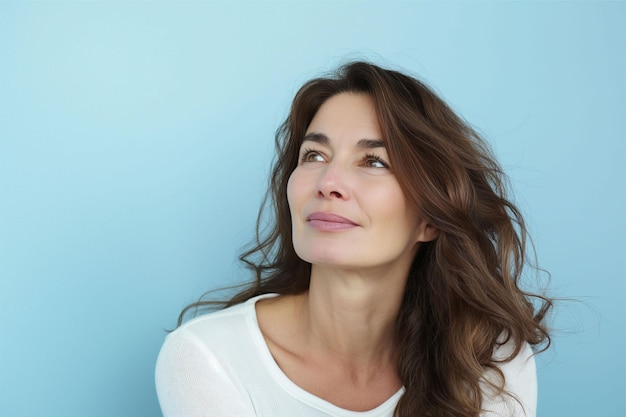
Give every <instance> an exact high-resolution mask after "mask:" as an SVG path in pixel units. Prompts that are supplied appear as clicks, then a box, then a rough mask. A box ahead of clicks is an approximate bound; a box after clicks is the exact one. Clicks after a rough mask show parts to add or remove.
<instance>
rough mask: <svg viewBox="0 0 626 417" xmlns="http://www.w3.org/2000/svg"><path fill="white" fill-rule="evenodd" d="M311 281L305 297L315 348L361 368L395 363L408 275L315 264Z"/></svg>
mask: <svg viewBox="0 0 626 417" xmlns="http://www.w3.org/2000/svg"><path fill="white" fill-rule="evenodd" d="M310 282H311V283H310V287H309V291H308V293H306V294H304V295H303V296H302V297H301V301H300V308H301V310H300V311H301V312H302V313H301V314H302V315H301V316H300V317H301V319H302V321H303V324H304V327H305V329H306V332H305V334H306V335H307V336H306V337H308V338H309V340H308V343H309V346H311V347H312V348H313V349H316V350H318V349H322V350H323V351H325V352H326V353H327V354H328V355H331V356H333V357H335V358H336V359H339V360H341V361H342V362H344V363H350V364H351V366H354V367H355V368H361V369H365V368H371V365H373V364H378V365H383V364H385V363H395V361H396V349H395V337H394V332H395V325H396V319H397V316H398V311H399V309H400V305H401V302H402V297H403V293H404V287H405V283H406V274H404V275H397V276H390V275H389V274H385V276H380V275H377V273H376V272H374V271H370V272H369V273H363V271H360V272H354V271H347V272H346V271H344V270H337V269H334V268H323V267H320V266H315V265H314V266H313V268H312V271H311V281H310ZM318 351H319V350H318Z"/></svg>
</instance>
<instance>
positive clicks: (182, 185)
mask: <svg viewBox="0 0 626 417" xmlns="http://www.w3.org/2000/svg"><path fill="white" fill-rule="evenodd" d="M624 16H625V7H624V3H623V2H456V3H447V2H439V3H435V2H428V3H418V2H415V3H406V2H403V3H399V2H385V3H383V2H382V1H380V2H368V3H362V2H357V1H346V2H333V3H330V2H326V3H322V2H306V1H305V2H291V3H290V2H280V3H278V2H248V3H240V2H209V3H202V2H183V3H163V2H160V3H157V4H149V3H141V2H136V3H129V4H126V3H114V4H106V3H98V2H97V3H76V2H62V3H56V2H50V3H45V2H44V3H24V4H20V3H17V2H15V3H13V2H3V3H0V340H1V342H0V414H1V415H6V416H24V417H26V416H28V417H30V416H38V417H41V416H63V417H92V416H93V417H97V416H103V417H110V416H116V417H125V416H153V415H158V413H159V411H158V405H157V401H156V396H155V394H154V386H153V366H154V361H155V359H156V355H157V353H158V350H159V347H160V344H161V342H162V340H163V337H164V335H165V333H164V331H163V329H164V328H168V327H172V326H174V324H175V318H176V315H177V314H178V312H179V310H180V309H181V308H182V307H183V306H184V305H185V304H187V303H189V302H191V301H193V300H195V298H196V297H197V296H198V295H199V294H200V293H202V292H203V291H205V290H207V289H209V288H214V287H218V286H224V285H228V284H230V283H233V282H234V281H235V280H237V279H242V277H244V275H243V274H244V273H243V272H242V270H241V269H240V268H239V266H238V265H237V263H236V260H235V259H236V256H235V255H236V253H237V251H238V249H239V248H240V246H241V245H243V244H244V243H245V242H246V241H247V239H248V237H249V236H251V233H252V230H253V229H252V228H253V223H254V220H255V216H256V211H257V207H258V204H259V201H260V199H261V196H262V193H263V187H264V184H265V181H266V174H267V169H268V165H269V161H270V159H271V156H272V140H273V132H274V129H275V128H276V126H277V125H278V124H279V122H280V121H281V119H282V118H283V117H284V116H285V112H286V109H287V106H288V103H289V101H290V99H291V97H292V95H293V93H294V92H295V90H296V88H297V87H298V86H299V85H300V84H301V83H302V82H304V81H305V80H307V79H308V78H310V77H312V76H315V75H318V74H320V72H322V71H325V70H328V69H330V68H333V67H335V66H336V65H337V64H338V63H340V62H341V61H342V60H344V59H345V58H346V57H348V58H351V57H352V58H355V57H366V58H370V59H373V60H375V61H376V62H379V63H382V64H385V65H387V64H389V65H393V66H396V67H401V68H404V69H407V70H409V71H411V72H413V73H416V74H419V76H421V77H422V78H423V79H425V80H426V81H427V82H428V83H430V84H431V85H432V86H433V87H434V88H435V89H437V91H439V92H440V93H441V94H442V95H443V96H444V97H445V98H446V99H447V100H448V101H449V102H450V103H451V104H452V105H453V106H454V108H456V109H457V110H458V111H459V112H460V113H461V114H462V115H463V116H464V117H465V118H466V119H467V120H469V121H470V122H471V123H472V124H474V125H476V126H477V127H478V128H479V129H480V130H481V132H483V133H484V134H485V136H486V137H487V138H488V139H489V141H490V142H491V143H492V144H493V146H494V148H495V150H496V152H497V154H498V155H499V157H500V158H501V161H502V163H503V165H504V166H505V168H506V170H507V171H508V173H509V174H510V176H511V179H512V183H513V186H514V189H515V192H516V196H517V202H518V203H519V204H520V206H521V207H522V210H523V211H524V213H525V214H526V215H527V218H528V221H529V226H530V229H531V231H532V233H533V235H534V237H535V241H536V247H537V253H538V257H539V261H540V264H541V265H542V266H543V267H544V268H546V269H547V270H549V271H550V272H551V273H552V281H551V290H552V293H553V294H554V295H558V296H564V297H574V298H577V299H578V300H579V301H577V302H568V303H561V304H560V306H559V307H558V308H557V309H556V311H555V315H554V323H553V327H554V328H555V329H557V332H556V333H555V338H554V347H553V349H551V350H550V351H549V352H547V353H546V354H544V355H543V356H542V357H541V359H540V361H539V369H538V373H539V383H540V398H539V416H569V417H575V416H580V417H583V416H585V417H587V416H590V415H599V416H623V415H624V414H625V409H624V392H625V390H626V388H625V382H624V372H625V363H624V356H625V352H626V349H625V334H624V331H625V326H626V324H625V311H624V304H625V300H624V296H625V291H626V290H625V252H626V247H625V236H624V234H625V233H624V232H625V215H624V213H625V187H626V185H625V168H624V161H625V153H626V151H625V136H626V134H625V127H624V126H625V120H624V117H625V116H624V115H625V113H626V109H625V98H624V95H625V91H626V86H625V73H626V69H625V58H624V51H625V42H624V39H625V23H624Z"/></svg>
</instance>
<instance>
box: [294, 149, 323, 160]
mask: <svg viewBox="0 0 626 417" xmlns="http://www.w3.org/2000/svg"><path fill="white" fill-rule="evenodd" d="M300 161H301V162H324V157H323V156H322V155H321V154H320V153H319V152H318V151H314V150H313V149H306V150H305V151H304V152H302V157H301V158H300Z"/></svg>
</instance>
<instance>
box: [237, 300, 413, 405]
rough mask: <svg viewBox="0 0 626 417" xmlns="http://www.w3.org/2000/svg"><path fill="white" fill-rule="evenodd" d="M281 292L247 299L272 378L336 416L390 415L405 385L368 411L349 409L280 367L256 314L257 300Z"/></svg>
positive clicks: (253, 329)
mask: <svg viewBox="0 0 626 417" xmlns="http://www.w3.org/2000/svg"><path fill="white" fill-rule="evenodd" d="M277 296H279V294H275V293H268V294H261V295H258V296H256V297H253V298H250V299H249V300H247V301H246V304H248V314H246V317H247V321H248V325H249V326H250V330H251V335H252V338H253V341H254V343H255V345H256V347H257V351H258V353H259V355H260V356H261V359H262V360H263V362H265V365H266V367H265V369H267V371H268V372H269V373H270V375H271V376H272V378H273V379H274V380H275V381H276V382H277V383H278V385H279V386H280V387H281V388H282V389H283V390H284V391H286V392H287V393H288V394H289V395H291V396H292V397H295V398H296V399H298V400H299V401H302V402H303V403H305V404H308V405H309V406H311V407H313V408H316V409H318V410H320V411H324V412H326V413H329V414H331V415H333V416H336V417H381V416H387V415H390V414H389V413H390V412H393V409H394V408H395V406H396V404H397V403H398V400H399V399H400V397H401V396H402V394H403V393H404V387H401V388H400V389H399V390H398V391H396V393H395V394H393V395H392V396H391V397H389V398H388V399H387V400H385V402H383V403H382V404H380V405H379V406H377V407H376V408H373V409H371V410H367V411H352V410H347V409H345V408H341V407H338V406H336V405H335V404H333V403H331V402H329V401H326V400H324V399H323V398H320V397H318V396H316V395H314V394H312V393H310V392H309V391H307V390H305V389H304V388H302V387H300V386H299V385H297V384H296V383H295V382H293V381H292V380H291V379H289V377H288V376H287V375H285V373H284V372H283V371H282V369H280V367H279V366H278V364H277V363H276V361H275V360H274V357H273V356H272V352H271V351H270V349H269V346H268V345H267V342H266V341H265V337H263V333H262V332H261V328H260V326H259V321H258V318H257V314H256V302H257V301H259V300H262V299H264V298H272V297H277Z"/></svg>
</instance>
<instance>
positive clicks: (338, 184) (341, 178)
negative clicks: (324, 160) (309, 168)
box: [317, 162, 350, 200]
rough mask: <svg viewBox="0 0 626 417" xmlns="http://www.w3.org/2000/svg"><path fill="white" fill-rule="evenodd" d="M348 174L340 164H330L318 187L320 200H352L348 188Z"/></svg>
mask: <svg viewBox="0 0 626 417" xmlns="http://www.w3.org/2000/svg"><path fill="white" fill-rule="evenodd" d="M347 177H348V173H347V172H346V169H345V168H343V167H341V166H339V164H337V163H334V162H330V163H328V164H327V165H326V167H325V168H324V170H323V171H322V172H321V174H320V178H319V180H318V185H317V195H318V197H320V198H328V199H333V198H337V199H342V200H346V199H348V198H350V191H349V187H348V178H347Z"/></svg>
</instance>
